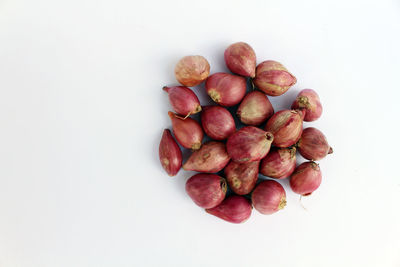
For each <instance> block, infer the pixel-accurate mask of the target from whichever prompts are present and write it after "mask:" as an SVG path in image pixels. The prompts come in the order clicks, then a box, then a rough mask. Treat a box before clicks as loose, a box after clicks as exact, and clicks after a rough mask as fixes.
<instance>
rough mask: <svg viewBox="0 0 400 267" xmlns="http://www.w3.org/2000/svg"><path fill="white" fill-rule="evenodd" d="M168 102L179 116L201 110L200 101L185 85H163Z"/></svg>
mask: <svg viewBox="0 0 400 267" xmlns="http://www.w3.org/2000/svg"><path fill="white" fill-rule="evenodd" d="M163 90H164V91H166V92H167V93H168V97H169V102H170V103H171V106H172V107H173V109H174V111H175V112H176V113H178V114H179V115H181V116H189V115H192V114H196V113H198V112H200V111H201V106H200V101H199V99H198V98H197V96H196V94H195V93H194V92H193V91H192V90H190V89H189V88H187V87H185V86H172V87H167V86H164V87H163Z"/></svg>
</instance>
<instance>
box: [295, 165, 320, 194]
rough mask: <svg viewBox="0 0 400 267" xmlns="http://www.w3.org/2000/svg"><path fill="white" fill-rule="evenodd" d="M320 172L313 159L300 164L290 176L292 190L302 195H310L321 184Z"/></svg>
mask: <svg viewBox="0 0 400 267" xmlns="http://www.w3.org/2000/svg"><path fill="white" fill-rule="evenodd" d="M321 181H322V174H321V170H320V168H319V165H318V164H317V163H315V162H313V161H308V162H304V163H302V164H300V165H299V166H297V168H296V169H295V170H294V172H293V174H292V175H291V177H290V187H291V188H292V190H293V192H295V193H296V194H300V195H303V196H308V195H311V193H312V192H314V191H315V190H316V189H317V188H318V187H319V186H320V184H321Z"/></svg>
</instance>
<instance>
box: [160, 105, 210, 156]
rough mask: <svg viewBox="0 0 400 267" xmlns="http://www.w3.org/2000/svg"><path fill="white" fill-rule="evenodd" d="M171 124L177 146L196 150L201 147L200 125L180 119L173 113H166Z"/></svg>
mask: <svg viewBox="0 0 400 267" xmlns="http://www.w3.org/2000/svg"><path fill="white" fill-rule="evenodd" d="M168 116H169V118H170V119H171V122H172V130H173V132H174V135H175V138H176V140H177V141H178V143H179V144H181V145H182V146H183V147H185V148H190V149H193V150H197V149H199V148H200V147H201V141H202V140H203V136H204V133H203V129H202V128H201V126H200V124H199V123H198V122H197V121H195V120H194V119H192V118H182V117H181V116H179V115H176V114H174V113H173V112H171V111H170V112H168Z"/></svg>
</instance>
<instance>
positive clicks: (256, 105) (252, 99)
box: [236, 91, 274, 126]
mask: <svg viewBox="0 0 400 267" xmlns="http://www.w3.org/2000/svg"><path fill="white" fill-rule="evenodd" d="M236 114H237V116H238V117H239V119H240V121H241V122H242V123H244V124H246V125H253V126H257V125H260V124H261V123H263V122H264V121H266V120H267V119H268V118H269V117H271V116H272V115H273V114H274V108H273V107H272V104H271V102H269V99H268V97H267V96H266V95H265V94H264V93H261V92H260V91H252V92H250V93H248V94H247V95H246V96H245V97H244V98H243V100H242V102H241V103H240V105H239V108H238V110H237V112H236Z"/></svg>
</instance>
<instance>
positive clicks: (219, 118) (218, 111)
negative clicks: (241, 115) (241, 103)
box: [201, 106, 236, 140]
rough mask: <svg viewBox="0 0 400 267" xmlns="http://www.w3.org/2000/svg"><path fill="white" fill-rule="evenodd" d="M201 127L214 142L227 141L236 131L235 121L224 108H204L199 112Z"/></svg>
mask: <svg viewBox="0 0 400 267" xmlns="http://www.w3.org/2000/svg"><path fill="white" fill-rule="evenodd" d="M201 125H202V126H203V129H204V131H205V133H206V134H207V135H208V136H209V137H211V138H212V139H214V140H224V139H227V138H228V137H229V136H230V135H231V134H233V133H234V132H235V131H236V126H235V120H234V119H233V117H232V115H231V113H229V111H228V110H227V109H226V108H223V107H220V106H205V107H204V108H203V111H202V112H201Z"/></svg>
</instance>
